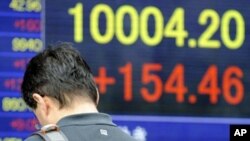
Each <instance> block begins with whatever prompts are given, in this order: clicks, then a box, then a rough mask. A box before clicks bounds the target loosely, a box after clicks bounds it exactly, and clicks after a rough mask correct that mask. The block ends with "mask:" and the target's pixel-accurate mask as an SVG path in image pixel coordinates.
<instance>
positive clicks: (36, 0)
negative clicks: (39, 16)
mask: <svg viewBox="0 0 250 141" xmlns="http://www.w3.org/2000/svg"><path fill="white" fill-rule="evenodd" d="M41 10H42V5H41V0H26V11H29V12H30V11H34V12H40V11H41Z"/></svg>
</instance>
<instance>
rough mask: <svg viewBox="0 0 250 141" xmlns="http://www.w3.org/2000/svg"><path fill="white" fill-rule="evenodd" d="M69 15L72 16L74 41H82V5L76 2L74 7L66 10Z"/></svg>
mask: <svg viewBox="0 0 250 141" xmlns="http://www.w3.org/2000/svg"><path fill="white" fill-rule="evenodd" d="M68 13H69V14H70V15H73V16H74V41H75V42H77V43H81V42H82V41H83V5H82V3H77V4H76V6H75V7H74V8H70V9H69V10H68Z"/></svg>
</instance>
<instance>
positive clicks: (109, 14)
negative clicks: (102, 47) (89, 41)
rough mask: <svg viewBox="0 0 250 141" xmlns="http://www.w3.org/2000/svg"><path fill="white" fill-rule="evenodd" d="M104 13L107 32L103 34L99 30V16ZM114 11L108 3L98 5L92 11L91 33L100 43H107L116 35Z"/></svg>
mask: <svg viewBox="0 0 250 141" xmlns="http://www.w3.org/2000/svg"><path fill="white" fill-rule="evenodd" d="M101 13H103V14H104V15H105V16H106V32H105V33H104V34H103V35H102V34H101V33H100V30H99V17H100V15H101ZM114 33H115V30H114V12H113V10H112V8H111V7H110V6H108V5H106V4H98V5H96V6H95V7H94V8H93V9H92V11H91V13H90V34H91V36H92V38H93V39H94V40H95V41H96V42H97V43H100V44H106V43H108V42H110V41H111V40H112V38H113V37H114Z"/></svg>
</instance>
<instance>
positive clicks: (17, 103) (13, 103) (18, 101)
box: [2, 97, 29, 112]
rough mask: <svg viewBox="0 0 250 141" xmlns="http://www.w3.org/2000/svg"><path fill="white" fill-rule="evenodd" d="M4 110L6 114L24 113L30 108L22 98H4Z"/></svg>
mask: <svg viewBox="0 0 250 141" xmlns="http://www.w3.org/2000/svg"><path fill="white" fill-rule="evenodd" d="M2 109H3V111H5V112H23V111H26V110H28V109H29V108H28V107H27V105H26V104H25V102H24V101H23V99H22V98H10V97H4V98H3V99H2Z"/></svg>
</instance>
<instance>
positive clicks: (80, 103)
mask: <svg viewBox="0 0 250 141" xmlns="http://www.w3.org/2000/svg"><path fill="white" fill-rule="evenodd" d="M22 96H23V99H24V101H25V102H26V104H27V105H28V106H29V107H31V108H32V109H33V111H34V113H35V115H36V117H37V118H38V121H39V122H40V124H41V125H42V126H45V125H50V124H57V125H58V126H59V128H60V131H62V132H63V134H64V135H65V136H66V137H67V138H68V140H69V141H134V139H133V138H132V137H130V136H129V135H127V134H126V133H124V132H123V131H121V130H120V129H119V128H118V127H117V126H116V125H115V124H114V123H113V122H112V121H111V118H110V116H109V115H107V114H103V113H99V112H98V110H97V105H98V101H99V93H98V90H97V87H96V84H95V82H94V80H93V76H92V73H91V70H90V68H89V66H88V64H87V63H86V62H85V61H84V60H83V58H81V56H80V53H79V52H77V51H76V50H75V49H74V48H73V47H72V45H71V44H70V43H58V44H56V45H54V46H53V47H50V48H48V49H45V50H44V51H43V52H41V53H39V54H38V55H36V56H35V57H33V58H32V59H31V61H30V62H29V64H28V66H27V69H26V72H25V74H24V78H23V83H22ZM45 127H46V126H45ZM44 133H45V132H44ZM42 140H43V139H42V138H41V136H39V135H37V134H34V135H32V136H30V137H29V138H27V139H26V141H42ZM53 140H54V139H53ZM55 140H59V139H55Z"/></svg>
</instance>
